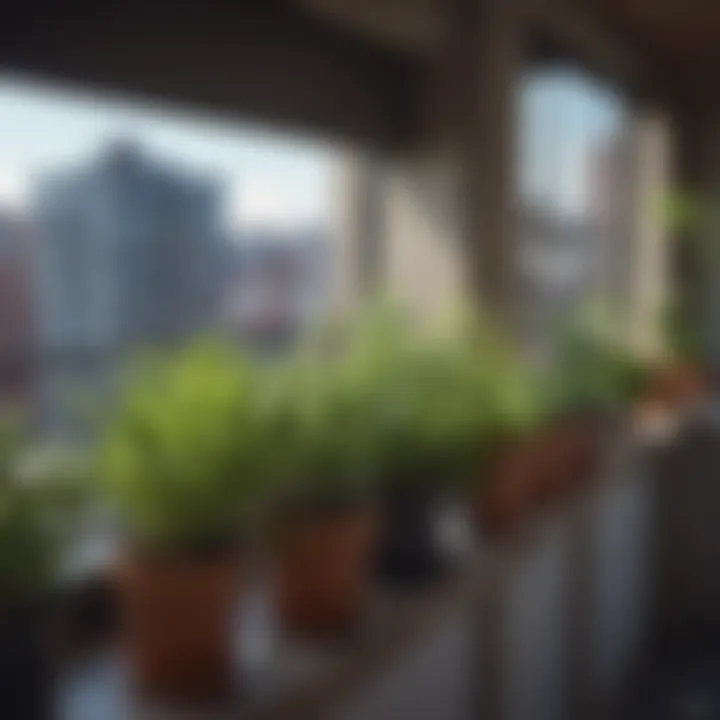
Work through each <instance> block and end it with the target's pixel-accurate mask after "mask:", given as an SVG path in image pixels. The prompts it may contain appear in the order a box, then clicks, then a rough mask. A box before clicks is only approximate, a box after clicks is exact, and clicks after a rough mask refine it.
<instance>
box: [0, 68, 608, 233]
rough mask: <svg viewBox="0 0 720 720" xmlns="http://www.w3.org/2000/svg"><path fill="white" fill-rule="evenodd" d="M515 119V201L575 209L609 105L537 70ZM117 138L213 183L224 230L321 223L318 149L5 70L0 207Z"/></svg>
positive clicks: (328, 158)
mask: <svg viewBox="0 0 720 720" xmlns="http://www.w3.org/2000/svg"><path fill="white" fill-rule="evenodd" d="M519 112H520V123H519V125H520V138H519V140H520V179H521V188H520V191H521V194H523V195H526V196H527V195H530V196H533V197H535V198H538V197H540V198H543V199H544V200H545V201H547V202H550V203H551V204H552V205H553V206H554V207H556V208H557V209H558V210H559V211H561V212H564V213H568V214H579V213H581V212H582V209H583V207H584V206H585V205H586V204H587V203H588V193H589V192H590V187H589V185H588V174H587V158H588V151H589V150H590V149H592V148H596V147H597V146H598V145H600V144H602V142H603V138H607V137H610V136H612V135H613V133H615V132H617V130H618V128H619V126H620V123H621V120H622V105H621V102H620V99H619V98H618V97H617V96H615V95H614V94H613V93H612V92H611V91H610V90H609V89H607V88H604V87H602V86H600V85H592V84H590V83H589V82H588V78H587V77H586V76H583V75H581V74H579V73H574V72H566V71H560V72H557V73H552V72H551V73H543V74H542V75H540V76H537V75H528V76H527V77H526V78H525V82H524V83H522V84H521V86H520V105H519ZM125 138H134V139H138V140H139V141H140V142H141V143H142V144H143V145H144V146H146V147H147V149H148V151H149V152H151V153H152V154H153V155H155V156H158V157H160V158H166V159H168V160H170V161H172V162H173V163H176V164H180V165H182V166H184V167H186V168H188V169H191V170H197V171H198V172H200V173H202V174H206V175H214V176H217V177H220V178H223V179H225V181H226V197H225V208H224V214H225V219H226V222H227V224H228V225H229V226H230V227H231V228H238V229H239V228H257V227H261V228H280V229H282V228H286V227H291V226H297V225H306V224H313V225H316V224H323V223H325V222H327V221H328V218H329V214H330V207H329V206H330V200H331V192H330V183H331V166H332V161H333V149H332V148H331V147H330V146H329V145H323V144H321V143H319V142H317V141H311V140H310V139H308V138H301V137H298V136H292V135H290V134H272V133H271V132H270V131H268V130H263V129H259V128H258V127H257V126H255V127H253V126H250V125H243V124H242V123H228V122H222V121H220V120H217V119H213V118H211V117H210V116H206V115H205V116H204V115H199V114H194V113H192V112H191V111H188V112H179V111H178V110H177V109H176V108H173V109H172V111H170V110H168V109H166V108H163V107H162V106H161V105H151V104H147V103H133V102H131V101H126V100H122V99H119V98H117V97H113V96H110V95H105V94H103V95H96V94H93V93H91V92H88V91H82V90H79V89H77V88H70V87H68V86H61V85H52V84H47V83H40V82H38V81H30V80H29V79H27V78H23V77H21V76H9V75H0V207H2V206H10V207H18V208H22V207H23V206H24V205H25V204H26V203H27V202H28V200H29V198H30V195H31V193H32V187H33V180H34V178H35V177H37V176H38V175H41V174H42V173H43V172H45V171H47V170H49V169H57V168H62V167H67V168H68V169H72V168H73V167H77V166H78V165H81V164H82V163H84V162H89V161H90V160H91V159H92V157H93V155H94V154H95V153H97V152H98V150H99V149H100V148H101V147H102V146H103V145H105V144H106V143H107V142H108V141H111V140H114V139H125Z"/></svg>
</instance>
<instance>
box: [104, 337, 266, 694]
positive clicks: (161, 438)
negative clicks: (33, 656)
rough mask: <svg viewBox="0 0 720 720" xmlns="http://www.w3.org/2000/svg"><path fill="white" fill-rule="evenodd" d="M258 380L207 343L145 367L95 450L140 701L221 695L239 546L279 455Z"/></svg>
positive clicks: (228, 675)
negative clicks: (114, 521)
mask: <svg viewBox="0 0 720 720" xmlns="http://www.w3.org/2000/svg"><path fill="white" fill-rule="evenodd" d="M261 379H262V378H261V375H260V372H259V370H258V368H257V367H256V366H255V365H254V363H252V362H251V361H250V360H248V359H246V358H242V357H240V356H239V355H238V354H237V353H236V352H235V351H234V350H233V349H231V348H228V347H225V346H223V345H222V344H220V343H214V342H212V341H201V342H198V343H195V344H193V345H192V346H190V347H189V348H187V349H185V350H183V351H181V352H179V353H178V354H177V355H176V356H173V357H170V356H167V357H166V356H156V357H153V358H151V359H149V360H148V361H147V362H143V363H141V364H140V365H139V367H138V368H137V369H136V370H135V372H133V373H131V375H130V379H129V381H128V382H127V383H126V384H125V386H124V387H123V389H122V392H121V393H120V394H119V396H118V401H117V406H116V407H115V409H114V411H113V412H112V413H111V414H110V417H109V420H108V423H107V426H106V427H105V429H104V432H103V434H102V437H101V438H100V440H99V445H98V452H97V477H98V480H99V482H100V483H101V487H102V489H103V491H104V493H105V498H106V501H107V503H108V504H109V506H110V507H112V508H114V509H115V510H116V512H117V514H118V516H119V520H120V522H121V524H122V527H123V529H124V531H125V534H126V541H125V547H124V550H123V555H122V559H121V562H120V564H119V567H118V575H117V577H118V585H119V589H120V594H121V613H122V619H121V626H122V629H121V633H122V641H123V644H124V647H125V650H126V652H127V656H128V659H129V665H130V670H131V674H132V676H133V679H134V680H135V682H136V684H137V685H138V687H139V688H140V690H141V691H144V692H148V693H150V694H153V695H164V696H168V697H171V698H177V699H188V700H193V699H196V698H197V699H206V698H210V697H213V696H216V695H219V694H223V693H225V692H229V691H230V690H231V689H232V685H233V667H232V618H233V614H234V611H235V608H236V603H237V600H238V593H239V592H240V591H241V590H242V582H243V559H244V555H243V549H244V541H245V540H246V539H247V530H248V528H249V526H250V525H251V524H252V522H253V520H254V515H253V512H254V511H255V510H256V509H257V508H258V504H259V502H260V501H261V499H262V495H263V492H265V491H267V487H268V483H270V482H271V475H272V471H271V468H272V460H273V457H275V456H277V455H278V453H279V452H280V446H279V444H278V443H277V438H272V437H270V435H269V425H268V424H267V423H266V422H265V421H264V419H265V413H264V412H263V410H262V398H261V392H260V388H262V386H263V383H262V382H261Z"/></svg>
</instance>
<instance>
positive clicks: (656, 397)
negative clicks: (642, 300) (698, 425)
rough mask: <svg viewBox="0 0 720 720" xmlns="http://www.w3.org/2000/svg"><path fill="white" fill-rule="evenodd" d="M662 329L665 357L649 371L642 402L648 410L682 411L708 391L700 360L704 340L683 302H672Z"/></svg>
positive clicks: (707, 383) (706, 379)
mask: <svg viewBox="0 0 720 720" xmlns="http://www.w3.org/2000/svg"><path fill="white" fill-rule="evenodd" d="M663 329H664V336H665V350H666V353H665V358H664V359H663V360H662V361H661V362H656V363H655V365H654V367H653V368H652V370H651V371H650V373H649V377H648V380H647V384H646V387H645V392H644V393H643V397H642V403H643V405H644V406H645V407H647V408H649V409H653V408H656V409H659V410H661V411H667V410H683V409H685V408H687V407H689V406H692V405H693V404H695V403H696V402H698V401H699V400H700V399H702V397H703V396H704V395H706V394H707V392H708V387H709V379H708V378H707V376H706V373H705V371H704V370H703V368H702V365H701V363H700V361H699V357H700V356H701V341H700V337H699V335H698V332H697V327H695V326H694V325H693V322H692V319H691V318H690V317H689V312H688V311H687V308H685V307H683V305H682V304H681V303H680V302H675V303H672V304H671V305H669V307H668V310H667V312H666V313H665V316H664V327H663Z"/></svg>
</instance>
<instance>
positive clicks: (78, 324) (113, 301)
mask: <svg viewBox="0 0 720 720" xmlns="http://www.w3.org/2000/svg"><path fill="white" fill-rule="evenodd" d="M220 199H221V197H220V189H219V186H218V185H217V184H216V183H215V182H214V181H211V180H208V179H205V178H198V177H194V176H190V175H187V174H185V173H184V172H182V171H181V170H178V169H176V168H175V167H172V166H170V165H167V164H165V163H161V162H159V161H157V160H155V159H153V158H152V157H150V156H149V155H148V154H146V153H145V152H143V150H142V149H141V148H139V147H137V146H135V145H133V144H130V143H124V142H123V143H117V144H115V145H113V146H111V147H109V148H108V149H107V150H106V151H105V152H104V153H103V154H102V156H100V157H99V158H97V159H96V160H95V161H94V162H92V163H91V164H89V165H88V166H86V167H83V168H80V169H76V170H71V171H69V172H61V173H56V174H53V175H51V176H48V177H46V178H44V179H43V181H42V182H41V183H40V184H39V186H38V188H37V192H36V195H35V198H34V207H33V213H34V219H35V221H36V224H37V233H38V251H37V263H36V274H35V287H36V294H37V323H38V333H39V338H38V339H39V345H40V348H41V352H42V358H43V360H42V363H43V371H42V378H43V385H44V387H45V390H46V391H45V392H44V393H43V396H44V398H45V401H46V402H45V405H46V408H45V412H44V413H43V415H44V417H49V416H50V415H52V414H54V413H55V412H56V411H58V410H59V411H60V413H61V417H62V418H64V410H63V408H64V407H66V406H67V403H68V401H69V400H68V396H70V397H72V396H74V395H76V394H77V392H76V389H77V388H79V391H80V392H83V393H85V392H87V391H88V390H89V391H90V392H91V393H94V392H95V391H96V389H97V387H96V386H97V384H99V385H100V387H103V386H104V384H105V383H106V381H107V380H108V379H111V378H112V377H114V370H115V365H116V363H117V362H118V361H119V360H121V359H122V358H123V357H124V356H125V355H126V354H127V353H128V352H132V351H133V350H134V349H136V348H137V347H139V346H142V347H145V346H148V345H158V344H160V345H165V344H174V343H177V342H181V341H183V340H186V339H187V338H189V337H192V336H193V335H195V334H197V333H199V332H201V331H203V330H206V329H208V328H209V327H211V326H212V325H213V324H214V322H215V321H216V319H217V312H218V308H219V302H220V297H219V293H220V289H221V283H220V282H219V278H220V276H221V272H222V264H223V257H222V248H223V240H222V232H221V227H220ZM61 396H62V397H61ZM63 421H64V420H62V421H60V424H62V422H63ZM50 424H51V425H53V426H55V425H56V424H57V423H55V422H51V423H50Z"/></svg>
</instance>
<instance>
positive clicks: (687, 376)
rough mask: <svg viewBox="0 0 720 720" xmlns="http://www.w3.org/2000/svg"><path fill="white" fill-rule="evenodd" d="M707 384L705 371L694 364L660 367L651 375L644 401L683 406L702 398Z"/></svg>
mask: <svg viewBox="0 0 720 720" xmlns="http://www.w3.org/2000/svg"><path fill="white" fill-rule="evenodd" d="M707 386H708V382H707V379H706V378H705V376H704V374H703V372H702V371H701V370H700V369H699V368H697V367H695V366H693V365H687V364H677V365H669V366H665V367H660V368H658V369H657V370H656V371H655V372H654V373H653V374H652V376H651V377H650V380H649V382H648V387H647V391H646V393H645V398H644V400H643V403H644V404H646V405H648V404H649V405H652V404H655V405H661V406H670V407H679V406H680V407H681V406H684V405H687V404H690V403H692V402H695V401H697V400H699V399H700V398H702V396H703V395H704V394H705V393H706V392H707Z"/></svg>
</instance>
